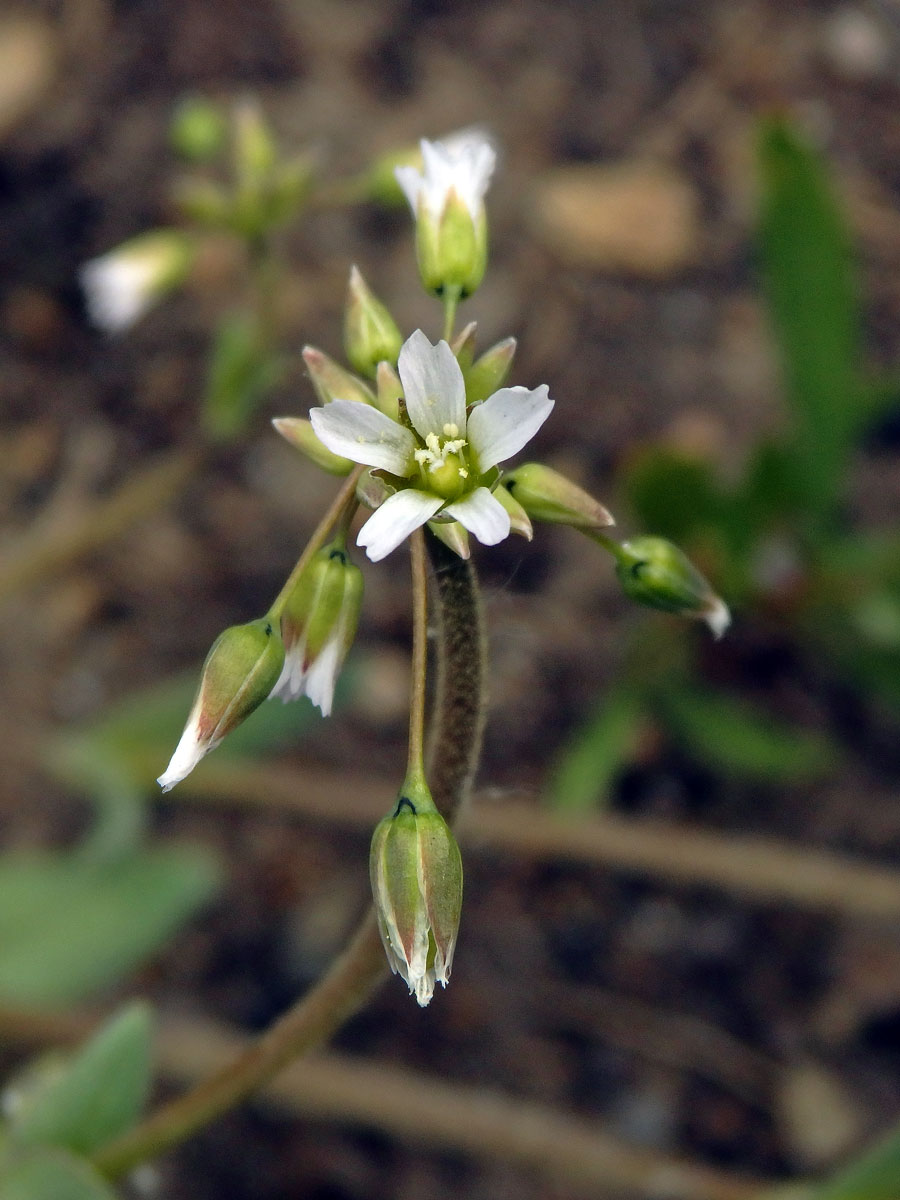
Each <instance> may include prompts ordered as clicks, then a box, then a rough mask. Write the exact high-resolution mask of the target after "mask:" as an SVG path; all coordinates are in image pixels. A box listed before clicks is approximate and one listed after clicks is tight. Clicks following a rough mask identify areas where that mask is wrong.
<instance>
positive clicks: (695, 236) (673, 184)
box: [532, 162, 699, 277]
mask: <svg viewBox="0 0 900 1200" xmlns="http://www.w3.org/2000/svg"><path fill="white" fill-rule="evenodd" d="M698 208H699V204H698V199H697V195H696V193H695V191H694V189H693V187H692V186H691V184H690V183H689V182H688V181H687V180H686V179H685V178H684V177H683V176H682V175H679V174H678V173H676V172H675V171H673V170H671V169H670V168H668V167H664V166H661V165H658V164H655V163H645V162H628V163H621V164H618V165H616V166H574V167H563V168H562V169H560V170H558V171H554V172H551V173H550V174H548V175H547V176H545V177H544V179H543V180H542V181H540V182H539V183H538V184H537V186H536V189H535V194H534V203H533V208H532V218H533V221H532V223H533V225H534V227H535V233H536V235H537V236H538V237H539V238H540V239H541V240H542V241H543V242H544V244H545V245H546V246H547V247H548V248H549V249H550V250H552V251H553V253H555V254H557V255H558V256H559V258H560V259H562V261H563V262H565V263H567V264H569V265H571V266H581V267H592V268H594V269H596V270H610V271H626V272H631V273H633V274H635V275H647V276H651V277H657V276H664V275H668V274H671V273H672V272H674V271H678V270H680V269H681V268H682V267H684V266H685V265H686V264H688V263H689V262H692V261H694V260H695V259H696V257H697V249H698V240H699V228H698Z"/></svg>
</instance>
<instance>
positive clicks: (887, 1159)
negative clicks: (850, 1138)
mask: <svg viewBox="0 0 900 1200" xmlns="http://www.w3.org/2000/svg"><path fill="white" fill-rule="evenodd" d="M898 1196H900V1129H894V1130H893V1132H892V1133H890V1134H889V1135H888V1137H886V1138H885V1139H884V1141H882V1142H880V1143H879V1144H878V1145H877V1146H875V1147H874V1148H873V1149H870V1150H868V1151H866V1152H865V1153H864V1154H862V1155H861V1156H860V1157H859V1158H858V1159H857V1160H856V1162H854V1163H852V1164H851V1165H850V1166H849V1167H846V1168H845V1169H844V1170H843V1171H841V1172H839V1174H838V1175H837V1176H835V1177H834V1178H833V1179H831V1180H830V1181H829V1182H828V1183H823V1184H819V1185H818V1186H814V1187H812V1188H810V1190H809V1193H808V1200H897V1197H898Z"/></svg>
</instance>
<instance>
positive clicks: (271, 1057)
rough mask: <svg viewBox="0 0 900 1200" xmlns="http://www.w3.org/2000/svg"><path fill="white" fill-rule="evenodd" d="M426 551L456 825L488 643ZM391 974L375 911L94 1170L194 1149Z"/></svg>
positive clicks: (464, 575)
mask: <svg viewBox="0 0 900 1200" xmlns="http://www.w3.org/2000/svg"><path fill="white" fill-rule="evenodd" d="M348 484H349V481H348ZM343 492H347V487H346V486H345V488H344V489H343ZM348 494H349V493H348ZM334 507H335V506H334V505H333V506H332V508H334ZM317 532H318V531H317ZM326 532H327V529H326ZM314 536H315V535H314ZM323 537H324V535H323ZM428 551H429V554H430V557H431V564H432V568H433V571H434V577H435V583H436V589H435V590H436V595H437V623H438V694H437V704H436V710H435V728H434V732H433V736H432V741H431V747H432V753H431V763H430V770H431V779H432V792H433V794H434V797H435V801H436V803H437V805H438V807H439V809H440V811H441V812H442V814H443V815H444V816H445V817H448V818H449V817H452V816H453V814H454V813H455V812H456V811H457V810H458V808H459V805H460V804H461V803H462V801H463V799H464V798H465V796H466V794H467V792H468V788H469V786H470V784H471V781H472V777H473V775H474V773H475V767H476V763H477V758H478V753H479V750H480V747H481V731H482V724H483V713H484V702H483V697H482V694H481V693H482V688H483V686H484V679H485V670H484V663H483V655H484V649H485V642H484V635H483V630H482V624H481V606H480V604H479V600H478V589H477V583H476V580H475V574H474V571H473V570H472V568H471V566H470V564H469V563H467V562H463V561H462V560H461V559H459V558H457V556H456V555H455V554H453V552H452V551H450V550H448V549H447V548H446V547H445V546H444V545H443V544H442V543H441V542H439V541H438V540H437V539H436V538H433V537H429V538H428ZM298 565H299V564H298ZM385 973H386V972H385V961H384V952H383V950H382V947H381V939H380V938H379V935H378V931H377V928H376V925H375V919H374V915H373V913H372V912H371V911H370V912H369V913H368V915H367V916H366V917H365V919H364V920H363V922H362V924H361V925H360V927H359V929H358V930H357V932H356V934H355V935H354V936H353V938H352V939H351V941H350V943H349V944H348V946H347V948H346V949H345V950H344V952H343V954H341V956H340V957H339V958H338V959H337V960H336V961H335V962H334V963H333V965H332V966H331V968H330V969H329V970H328V971H327V972H326V974H325V976H324V977H323V978H322V979H321V980H320V981H319V983H318V984H317V985H316V986H315V987H314V988H312V990H311V991H309V992H308V993H307V994H306V995H305V996H304V997H303V998H302V999H301V1000H299V1001H298V1002H297V1004H295V1005H294V1007H293V1008H291V1009H289V1010H288V1012H286V1013H285V1014H284V1016H282V1017H281V1018H280V1019H279V1020H277V1021H276V1022H275V1024H274V1025H273V1026H272V1027H271V1028H270V1029H269V1030H267V1031H266V1033H264V1034H263V1035H262V1036H261V1037H260V1038H258V1039H257V1040H256V1041H255V1042H254V1043H253V1044H252V1045H251V1046H249V1047H248V1048H247V1049H246V1050H245V1051H243V1052H242V1053H241V1054H239V1055H238V1056H237V1057H236V1058H235V1059H234V1060H233V1061H232V1062H231V1063H229V1064H228V1065H227V1066H226V1067H224V1068H222V1069H221V1070H218V1071H216V1072H214V1074H212V1075H211V1076H210V1077H209V1078H208V1079H207V1080H205V1081H204V1082H203V1083H201V1084H199V1085H198V1086H197V1087H195V1088H192V1089H191V1090H190V1091H188V1092H185V1093H184V1095H182V1096H179V1097H176V1099H174V1100H172V1101H170V1102H169V1103H167V1104H164V1105H163V1106H162V1107H161V1108H159V1109H157V1110H156V1112H154V1113H151V1114H150V1116H149V1117H147V1118H146V1120H144V1121H143V1122H142V1123H141V1124H139V1125H137V1126H135V1127H134V1128H133V1129H131V1130H129V1131H128V1132H127V1133H125V1134H123V1135H122V1136H121V1137H119V1138H116V1139H115V1140H113V1141H112V1142H109V1143H108V1144H107V1145H106V1146H104V1147H102V1148H101V1149H100V1150H99V1152H98V1153H97V1154H96V1155H95V1156H94V1165H95V1166H96V1167H97V1168H98V1170H100V1171H101V1172H102V1173H103V1174H104V1175H106V1176H107V1177H109V1178H111V1179H114V1178H118V1177H119V1176H121V1175H124V1174H126V1173H127V1172H128V1171H130V1170H131V1169H132V1168H133V1167H136V1166H137V1165H138V1164H139V1163H142V1162H145V1161H146V1160H147V1159H150V1158H154V1157H155V1156H157V1155H159V1154H161V1153H163V1152H164V1151H166V1150H168V1149H170V1148H171V1147H173V1146H177V1145H179V1144H180V1143H181V1142H183V1141H186V1140H187V1139H188V1138H189V1137H191V1135H192V1134H194V1133H196V1132H197V1131H198V1130H199V1129H202V1128H203V1127H204V1126H206V1125H208V1124H210V1123H211V1122H212V1121H214V1120H216V1118H217V1117H219V1116H221V1115H222V1114H223V1113H224V1112H227V1111H228V1109H230V1108H233V1107H234V1106H235V1105H236V1104H239V1103H240V1102H241V1101H242V1100H245V1099H246V1098H247V1097H248V1096H250V1095H252V1094H253V1093H254V1092H256V1091H258V1090H259V1089H260V1088H261V1087H263V1086H264V1085H265V1084H267V1083H268V1082H269V1080H270V1079H272V1078H273V1076H275V1075H277V1074H278V1072H279V1071H280V1070H281V1069H282V1068H283V1067H286V1066H287V1065H288V1064H289V1063H291V1062H293V1061H294V1059H296V1058H299V1057H300V1055H302V1054H304V1053H305V1052H306V1051H307V1050H310V1049H312V1048H313V1047H314V1046H317V1045H319V1044H320V1043H321V1042H323V1041H325V1040H326V1038H328V1037H329V1036H330V1035H331V1034H332V1033H333V1032H334V1031H335V1030H336V1029H337V1028H338V1027H339V1026H340V1025H341V1024H342V1023H343V1022H344V1021H345V1020H346V1019H347V1018H348V1017H349V1016H350V1015H351V1014H352V1013H353V1012H355V1011H356V1009H357V1008H358V1007H359V1006H360V1005H361V1004H362V1003H363V1002H364V1001H365V1000H366V998H367V997H368V996H369V994H370V993H371V991H372V989H373V988H374V987H375V985H376V984H377V983H378V982H379V980H380V979H381V978H382V977H383V976H384V975H385Z"/></svg>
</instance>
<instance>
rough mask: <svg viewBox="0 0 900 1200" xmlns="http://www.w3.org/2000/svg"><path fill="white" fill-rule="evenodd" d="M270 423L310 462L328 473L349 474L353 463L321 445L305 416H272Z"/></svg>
mask: <svg viewBox="0 0 900 1200" xmlns="http://www.w3.org/2000/svg"><path fill="white" fill-rule="evenodd" d="M272 424H273V425H274V426H275V428H276V429H277V430H278V432H279V433H280V434H281V436H282V437H283V438H284V440H285V441H286V442H290V444H291V445H292V446H295V447H296V448H297V449H298V450H299V451H300V452H301V453H302V454H305V455H306V457H307V458H308V459H309V460H310V462H314V463H315V464H316V466H317V467H321V468H322V470H323V471H327V472H328V474H329V475H349V474H350V472H351V471H352V470H353V466H354V464H353V463H352V462H351V461H350V459H349V458H342V457H341V456H340V454H332V452H331V451H330V450H329V449H328V447H327V446H323V445H322V443H321V442H320V441H319V439H318V438H317V437H316V435H315V433H314V432H313V427H312V425H311V424H310V422H309V421H307V420H306V419H305V417H273V418H272Z"/></svg>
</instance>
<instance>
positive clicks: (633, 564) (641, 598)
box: [616, 536, 731, 638]
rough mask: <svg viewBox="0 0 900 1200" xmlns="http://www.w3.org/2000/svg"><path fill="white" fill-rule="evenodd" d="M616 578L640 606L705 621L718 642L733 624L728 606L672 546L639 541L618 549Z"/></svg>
mask: <svg viewBox="0 0 900 1200" xmlns="http://www.w3.org/2000/svg"><path fill="white" fill-rule="evenodd" d="M616 557H617V562H616V574H617V575H618V577H619V582H620V583H621V584H622V588H623V590H624V592H625V594H626V595H627V596H628V597H630V598H631V599H632V600H636V601H638V603H639V604H648V605H649V606H650V607H651V608H659V609H662V610H663V612H670V613H678V614H679V615H680V616H683V617H695V618H697V619H698V620H700V621H705V622H706V623H707V625H708V626H709V627H710V629H711V630H712V632H713V635H714V636H715V637H716V638H720V637H721V636H722V634H723V633H724V632H725V630H726V629H727V628H728V626H729V624H730V623H731V614H730V613H729V611H728V607H727V605H726V604H725V603H724V601H722V600H721V599H720V598H719V597H718V596H717V595H716V594H715V592H714V591H713V590H712V588H711V587H710V585H709V583H708V582H707V581H706V579H705V578H704V576H703V575H701V574H700V572H699V571H698V570H697V568H696V567H695V566H694V564H693V563H692V562H691V560H690V559H689V558H688V557H687V555H686V554H684V553H683V552H682V551H681V550H679V548H678V547H677V546H676V545H674V544H673V543H672V542H669V541H666V539H665V538H660V537H650V536H644V537H637V538H632V539H631V540H630V541H628V542H623V543H622V545H621V546H620V547H619V549H618V554H617V556H616Z"/></svg>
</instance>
